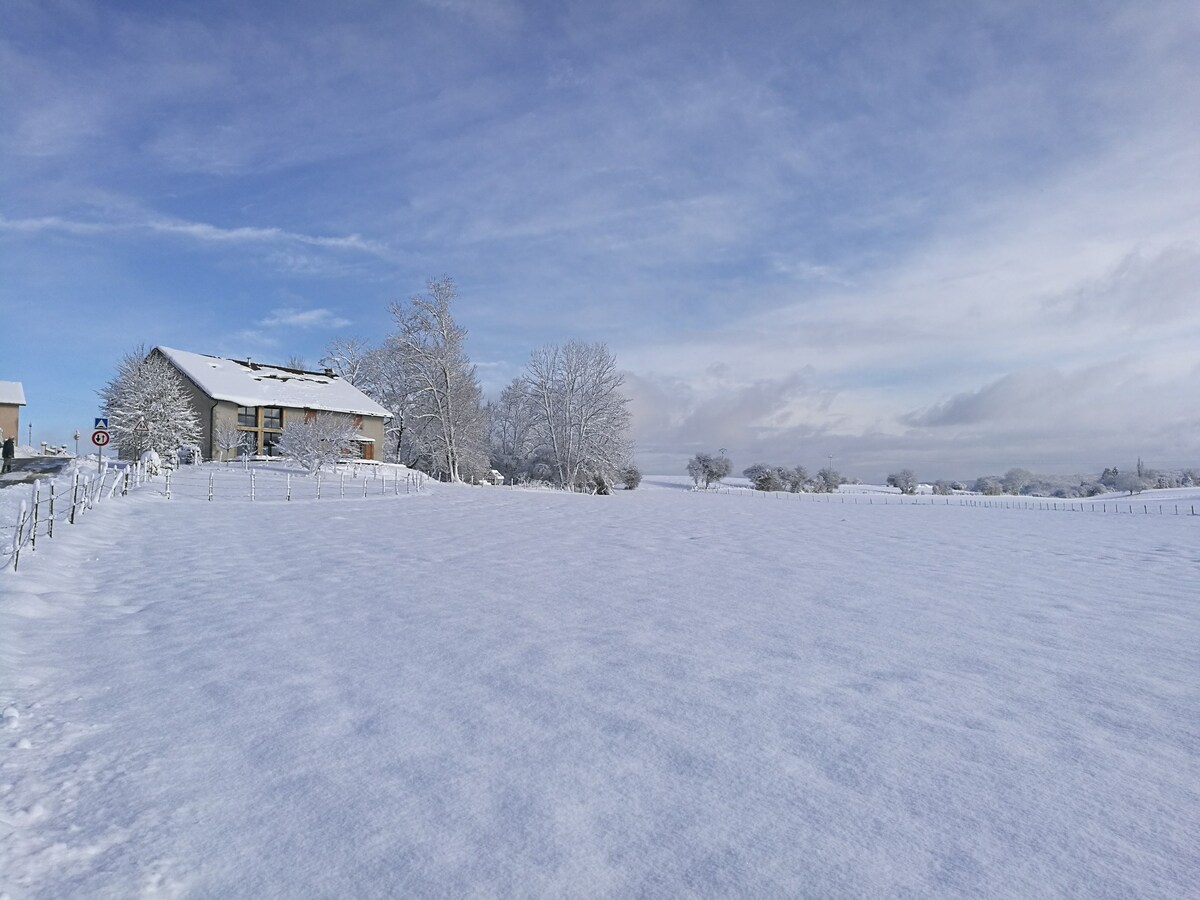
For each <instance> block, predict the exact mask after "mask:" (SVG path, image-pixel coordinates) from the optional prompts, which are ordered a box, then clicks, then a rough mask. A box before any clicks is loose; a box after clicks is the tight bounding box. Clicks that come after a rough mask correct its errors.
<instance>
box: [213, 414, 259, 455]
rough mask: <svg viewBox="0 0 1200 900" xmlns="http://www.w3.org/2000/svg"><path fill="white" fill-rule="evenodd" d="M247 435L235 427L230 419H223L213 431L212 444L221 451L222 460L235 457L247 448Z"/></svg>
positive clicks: (248, 440)
mask: <svg viewBox="0 0 1200 900" xmlns="http://www.w3.org/2000/svg"><path fill="white" fill-rule="evenodd" d="M249 443H250V439H249V435H248V434H247V433H246V432H244V431H241V430H240V429H239V428H238V427H237V423H235V422H233V421H232V420H230V419H223V420H221V422H220V423H218V424H217V427H216V428H214V429H213V444H214V445H216V447H217V449H218V450H220V451H221V457H222V459H228V458H229V457H230V456H231V455H232V456H236V455H237V454H238V453H239V452H241V451H242V450H244V449H245V448H246V447H247V446H249Z"/></svg>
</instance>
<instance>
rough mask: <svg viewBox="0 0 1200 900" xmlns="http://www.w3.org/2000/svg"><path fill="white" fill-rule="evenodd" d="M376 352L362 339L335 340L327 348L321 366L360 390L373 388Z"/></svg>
mask: <svg viewBox="0 0 1200 900" xmlns="http://www.w3.org/2000/svg"><path fill="white" fill-rule="evenodd" d="M375 363H376V350H375V349H374V348H373V347H371V345H370V344H369V343H367V342H366V341H364V340H363V339H362V338H355V337H351V338H334V339H333V340H332V341H330V342H329V344H328V345H327V346H326V347H325V355H324V356H322V357H321V365H322V366H324V367H325V368H327V369H329V370H330V371H331V372H333V373H334V374H335V375H337V376H338V377H339V378H341V379H342V380H343V381H346V382H348V383H350V384H352V385H354V386H355V387H357V388H359V389H360V390H363V391H366V390H367V389H369V388H371V387H373V386H374V385H373V383H372V382H373V381H374V378H373V375H374V372H373V369H374V366H375Z"/></svg>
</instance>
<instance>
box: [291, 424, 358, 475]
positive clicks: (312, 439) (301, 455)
mask: <svg viewBox="0 0 1200 900" xmlns="http://www.w3.org/2000/svg"><path fill="white" fill-rule="evenodd" d="M357 436H358V429H357V428H355V427H354V422H353V420H351V419H349V418H347V417H345V416H335V415H333V414H332V413H318V414H317V415H315V416H313V417H312V418H311V419H308V420H307V421H300V420H295V421H290V422H287V423H285V424H284V426H283V433H282V434H280V436H279V442H278V443H277V444H276V445H275V446H276V448H277V449H278V450H279V452H280V454H281V455H282V456H284V457H286V458H287V459H290V460H293V461H294V462H296V463H299V464H300V465H301V466H303V467H304V468H305V469H307V470H308V473H309V474H310V475H313V474H316V473H317V472H319V471H320V470H321V469H322V468H324V467H326V466H330V467H332V466H334V465H336V464H337V463H338V462H339V461H340V460H342V459H343V458H345V456H346V453H347V452H348V451H349V450H350V448H351V447H353V445H354V439H355V437H357Z"/></svg>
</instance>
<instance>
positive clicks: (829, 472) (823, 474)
mask: <svg viewBox="0 0 1200 900" xmlns="http://www.w3.org/2000/svg"><path fill="white" fill-rule="evenodd" d="M841 483H842V476H841V475H840V474H839V473H838V471H837V470H836V469H829V468H825V469H822V470H821V471H820V472H818V473H817V477H816V479H815V480H814V482H813V490H814V491H816V492H817V493H818V494H833V493H835V492H836V491H837V489H838V487H839V486H840V485H841Z"/></svg>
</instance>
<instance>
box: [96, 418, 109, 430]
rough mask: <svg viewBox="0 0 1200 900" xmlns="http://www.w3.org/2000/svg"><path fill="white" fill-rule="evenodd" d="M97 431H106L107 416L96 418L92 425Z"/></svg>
mask: <svg viewBox="0 0 1200 900" xmlns="http://www.w3.org/2000/svg"><path fill="white" fill-rule="evenodd" d="M93 427H94V428H95V429H96V430H97V431H108V416H105V417H104V418H102V419H96V424H95V425H94V426H93Z"/></svg>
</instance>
